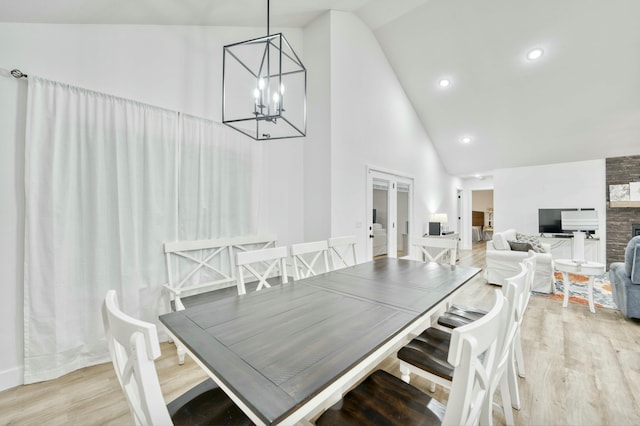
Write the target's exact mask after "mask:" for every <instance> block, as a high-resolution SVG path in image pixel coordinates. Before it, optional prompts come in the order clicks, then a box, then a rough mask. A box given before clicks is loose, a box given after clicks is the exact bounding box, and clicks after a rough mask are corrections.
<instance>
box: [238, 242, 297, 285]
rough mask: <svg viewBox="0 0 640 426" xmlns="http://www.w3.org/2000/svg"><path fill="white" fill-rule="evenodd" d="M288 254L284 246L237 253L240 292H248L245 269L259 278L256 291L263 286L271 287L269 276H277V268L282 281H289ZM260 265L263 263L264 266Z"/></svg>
mask: <svg viewBox="0 0 640 426" xmlns="http://www.w3.org/2000/svg"><path fill="white" fill-rule="evenodd" d="M287 256H288V253H287V248H286V247H284V246H283V247H274V248H268V249H264V250H250V251H244V252H239V253H238V254H237V255H236V265H237V266H238V294H240V295H242V294H246V293H247V290H246V288H245V279H244V271H245V270H246V271H248V272H249V273H250V274H251V276H253V277H254V278H255V279H257V280H258V287H257V288H256V291H259V290H262V287H267V288H269V287H271V285H270V284H269V282H268V281H267V278H269V277H273V276H277V275H274V274H273V273H274V272H275V270H276V269H278V275H280V277H281V282H282V283H283V284H285V283H287V282H288V278H287V262H286V260H287ZM258 265H262V267H259V266H258Z"/></svg>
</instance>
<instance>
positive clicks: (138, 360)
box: [102, 290, 172, 425]
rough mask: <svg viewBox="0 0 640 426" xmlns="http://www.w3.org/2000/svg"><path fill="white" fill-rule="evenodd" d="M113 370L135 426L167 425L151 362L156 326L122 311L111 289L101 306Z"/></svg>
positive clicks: (156, 354)
mask: <svg viewBox="0 0 640 426" xmlns="http://www.w3.org/2000/svg"><path fill="white" fill-rule="evenodd" d="M102 320H103V322H104V330H105V333H106V336H107V342H108V344H109V352H110V353H111V360H112V361H113V367H114V369H115V371H116V376H117V377H118V382H120V387H121V388H122V390H123V391H124V394H125V396H126V398H127V402H128V404H129V409H130V411H131V415H132V417H133V422H134V424H136V425H156V424H158V425H160V424H162V425H170V424H172V422H171V417H169V411H168V410H167V406H166V405H165V403H164V398H163V396H162V390H161V389H160V382H159V381H158V374H157V372H156V367H155V364H154V362H153V361H154V360H155V359H156V358H158V357H159V356H160V343H159V342H158V333H157V331H156V326H155V325H153V324H149V323H147V322H144V321H140V320H137V319H135V318H132V317H130V316H128V315H126V314H125V313H124V312H122V311H121V310H120V308H119V305H118V298H117V295H116V292H115V290H109V291H108V292H107V295H106V297H105V300H104V304H103V305H102Z"/></svg>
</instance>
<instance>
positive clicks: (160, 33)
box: [0, 24, 304, 390]
mask: <svg viewBox="0 0 640 426" xmlns="http://www.w3.org/2000/svg"><path fill="white" fill-rule="evenodd" d="M284 33H285V34H286V36H287V38H288V40H289V41H290V42H291V44H292V45H293V47H294V49H295V50H296V52H297V53H298V54H299V55H301V57H302V58H303V61H304V56H303V55H302V53H303V45H302V30H300V29H285V30H284ZM263 34H264V28H214V27H195V26H184V27H183V26H151V25H144V26H134V25H132V26H127V25H50V24H0V61H2V63H0V93H1V94H2V96H0V140H2V141H3V143H2V144H0V170H1V173H2V175H1V179H0V185H1V186H0V188H1V194H2V197H1V198H0V213H1V215H0V235H2V237H3V244H2V246H1V248H0V262H1V263H0V265H1V270H2V279H3V286H2V288H3V297H2V300H0V334H1V335H2V336H3V342H5V348H4V349H3V350H2V351H0V390H2V389H5V388H7V387H11V386H15V385H17V384H19V383H21V382H22V367H21V366H22V356H23V349H22V348H23V343H22V339H23V336H22V315H23V312H22V301H23V292H22V286H23V263H24V258H23V233H24V220H23V216H24V196H23V194H24V186H23V176H24V148H23V146H24V114H25V102H26V101H25V99H26V87H27V84H26V81H25V80H20V81H19V80H15V79H14V78H12V77H10V76H9V74H8V70H10V69H12V68H20V69H21V70H22V71H23V72H25V73H27V74H34V75H38V76H41V77H44V78H48V79H51V80H56V81H61V82H65V83H69V84H72V85H76V86H80V87H85V88H87V89H91V90H95V91H100V92H105V93H110V94H114V95H117V96H121V97H125V98H129V99H134V100H137V101H141V102H144V103H149V104H152V105H157V106H160V107H164V108H168V109H172V110H177V111H181V112H185V113H188V114H192V115H195V116H199V117H204V118H209V119H212V120H215V121H220V117H221V109H222V105H221V99H222V98H221V91H222V47H223V46H224V45H225V44H228V43H232V42H237V41H242V40H246V39H250V38H254V37H257V36H261V35H263ZM248 140H249V139H248ZM249 141H250V140H249ZM302 141H303V140H302V139H292V140H286V141H269V142H264V143H265V144H267V145H268V146H267V147H266V148H265V150H264V153H265V154H264V169H263V171H264V177H263V183H264V186H265V188H266V190H265V193H264V198H263V200H262V203H261V206H262V207H261V214H260V217H261V223H260V225H261V228H262V229H264V231H273V232H275V233H277V234H278V237H279V242H280V243H281V244H290V243H292V242H299V241H302V239H303V215H302V211H303V204H302V190H303V187H302V185H303V179H302V175H303V161H302V154H303V142H302ZM252 143H254V142H252ZM255 143H257V142H255Z"/></svg>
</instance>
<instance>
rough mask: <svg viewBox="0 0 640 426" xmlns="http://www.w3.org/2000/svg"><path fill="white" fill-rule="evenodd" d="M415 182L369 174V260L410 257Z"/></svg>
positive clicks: (388, 175) (410, 179)
mask: <svg viewBox="0 0 640 426" xmlns="http://www.w3.org/2000/svg"><path fill="white" fill-rule="evenodd" d="M412 188H413V179H412V178H409V177H405V176H399V175H397V174H393V173H387V172H382V171H378V170H374V169H368V170H367V194H368V197H367V198H368V200H367V212H369V213H368V214H369V220H370V222H369V224H368V227H367V231H368V232H369V235H368V237H369V238H368V242H369V243H368V247H367V252H368V258H369V259H373V258H377V257H384V256H388V257H394V258H398V257H405V256H409V255H410V252H409V251H410V241H409V240H410V235H411V217H412V211H413V208H412V198H413V197H412Z"/></svg>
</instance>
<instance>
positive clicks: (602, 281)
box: [538, 272, 618, 309]
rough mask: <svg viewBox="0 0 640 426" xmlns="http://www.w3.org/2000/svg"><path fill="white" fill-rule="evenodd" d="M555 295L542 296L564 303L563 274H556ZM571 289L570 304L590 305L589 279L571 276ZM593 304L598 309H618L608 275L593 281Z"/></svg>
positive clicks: (581, 276)
mask: <svg viewBox="0 0 640 426" xmlns="http://www.w3.org/2000/svg"><path fill="white" fill-rule="evenodd" d="M553 276H554V279H555V280H554V281H555V293H554V294H549V295H544V294H542V293H538V294H540V295H541V296H547V297H550V298H552V299H555V300H559V301H560V302H562V301H563V300H564V282H563V280H562V272H554V274H553ZM569 280H570V281H571V287H570V288H569V302H573V303H580V304H582V305H588V304H589V296H588V287H587V284H588V283H589V278H588V277H586V276H584V275H577V274H569ZM593 304H594V305H595V306H596V308H608V309H618V307H617V306H616V304H615V303H614V302H613V295H612V294H611V283H610V282H609V277H608V276H607V274H605V275H602V276H599V277H595V279H594V280H593Z"/></svg>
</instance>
